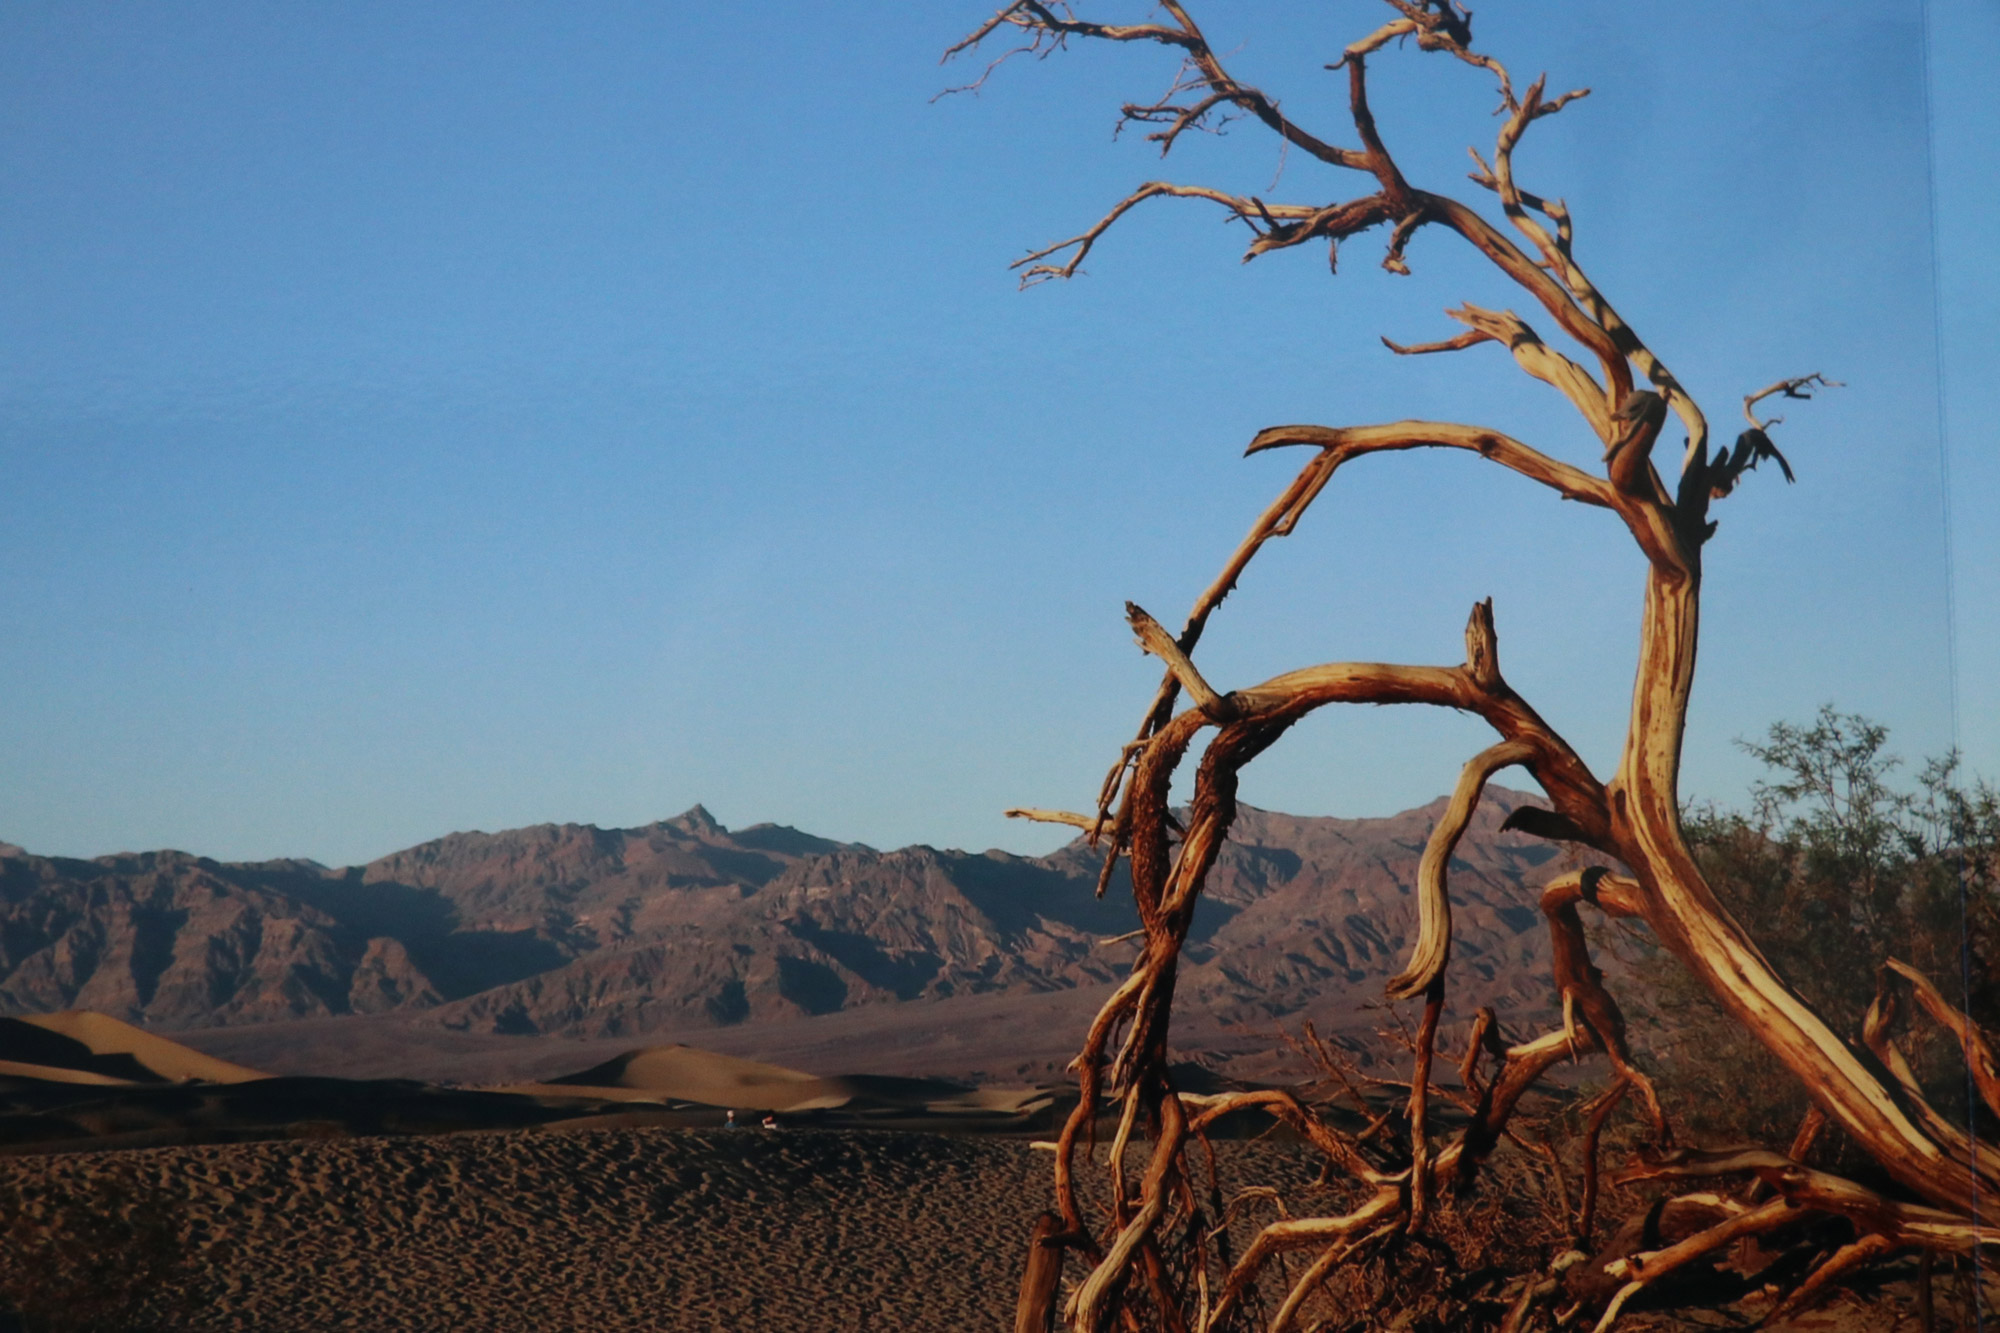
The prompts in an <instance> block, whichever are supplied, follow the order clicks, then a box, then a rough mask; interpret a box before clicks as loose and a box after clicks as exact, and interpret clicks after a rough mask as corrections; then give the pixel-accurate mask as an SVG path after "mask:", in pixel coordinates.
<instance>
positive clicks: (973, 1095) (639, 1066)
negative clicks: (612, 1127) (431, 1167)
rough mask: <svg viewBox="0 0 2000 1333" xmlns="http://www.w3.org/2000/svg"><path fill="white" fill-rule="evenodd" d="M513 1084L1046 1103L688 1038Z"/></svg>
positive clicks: (1039, 1092)
mask: <svg viewBox="0 0 2000 1333" xmlns="http://www.w3.org/2000/svg"><path fill="white" fill-rule="evenodd" d="M512 1090H514V1091H529V1090H533V1091H536V1092H547V1091H556V1090H568V1091H571V1092H587V1093H590V1094H592V1095H596V1096H603V1097H607V1098H611V1097H621V1098H628V1099H629V1098H635V1097H645V1098H649V1099H653V1100H657V1101H662V1102H678V1103H690V1104H694V1105H700V1106H714V1107H730V1108H735V1109H737V1110H746V1111H778V1112H793V1113H797V1112H806V1111H833V1110H844V1111H850V1112H856V1111H864V1110H879V1111H905V1112H920V1113H932V1114H951V1113H966V1114H970V1113H986V1114H993V1113H1002V1114H1018V1113H1024V1112H1027V1111H1030V1110H1033V1109H1036V1108H1037V1107H1039V1106H1041V1105H1045V1104H1046V1103H1047V1102H1048V1101H1049V1100H1050V1097H1051V1093H1050V1091H1049V1090H1047V1089H1040V1088H1006V1089H984V1090H980V1089H973V1088H968V1087H966V1086H964V1085H963V1084H958V1083H951V1082H948V1081H946V1080H943V1079H929V1078H901V1077H892V1076H888V1075H882V1074H850V1075H844V1076H836V1077H830V1078H822V1077H819V1076H817V1075H814V1074H806V1073H801V1072H800V1071H798V1070H796V1069H785V1068H783V1067H781V1066H779V1065H770V1064H764V1063H762V1062H760V1061H756V1060H745V1059H741V1058H739V1057H736V1056H731V1055H719V1054H716V1053H715V1052H713V1051H703V1050H697V1049H696V1048H694V1047H692V1046H678V1045H676V1046H643V1047H639V1048H638V1049H636V1050H630V1051H625V1052H623V1053H621V1054H619V1055H616V1056H613V1057H612V1058H611V1059H609V1060H607V1061H605V1062H604V1063H603V1064H600V1065H596V1066H594V1067H592V1068H590V1069H586V1070H584V1071H582V1072H581V1073H577V1074H569V1075H566V1076H564V1077H562V1078H554V1079H550V1080H548V1081H547V1082H546V1083H542V1084H531V1085H524V1086H523V1085H517V1086H516V1087H515V1088H514V1089H512Z"/></svg>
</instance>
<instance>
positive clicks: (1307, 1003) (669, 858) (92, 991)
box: [0, 789, 1567, 1037]
mask: <svg viewBox="0 0 2000 1333" xmlns="http://www.w3.org/2000/svg"><path fill="white" fill-rule="evenodd" d="M1525 799H1527V798H1525V797H1522V796H1520V795H1518V794H1516V793H1511V792H1507V791H1504V790H1501V789H1493V790H1491V791H1489V793H1488V796H1487V799H1486V800H1485V801H1484V802H1482V805H1481V807H1480V810H1479V813H1478V815H1477V817H1476V818H1475V820H1474V822H1473V825H1472V827H1471V829H1470V830H1469V831H1468V833H1467V835H1466V837H1465V839H1464V840H1463V842H1462V843H1461V844H1460V846H1459V849H1458V853H1457V855H1456V856H1455V857H1454V860H1453V863H1452V867H1451V876H1452V880H1451V888H1452V896H1453V900H1454V904H1455V913H1454V940H1455V943H1454V949H1455V953H1456V956H1457V957H1458V958H1459V959H1460V960H1461V966H1460V967H1459V968H1458V969H1457V970H1455V972H1454V976H1455V977H1456V978H1460V979H1463V981H1462V984H1461V985H1460V987H1459V989H1458V990H1457V991H1456V992H1455V994H1454V1001H1455V1003H1456V1004H1458V1005H1459V1006H1460V1007H1461V1008H1463V1007H1466V1006H1469V1005H1471V1004H1479V1003H1487V1004H1493V1005H1494V1006H1495V1007H1496V1008H1498V1009H1500V1010H1501V1011H1502V1012H1503V1014H1504V1013H1507V1012H1509V1011H1512V1010H1515V1009H1523V1013H1522V1017H1523V1018H1524V1019H1525V1018H1527V1017H1529V1016H1530V1012H1529V1011H1532V1013H1533V1014H1534V1015H1535V1016H1539V1013H1540V1011H1541V1010H1542V1009H1543V1008H1545V1007H1546V1004H1547V999H1546V997H1547V982H1546V978H1547V976H1548V962H1547V948H1548V945H1547V931H1546V928H1545V927H1544V926H1543V924H1542V922H1541V919H1540V913H1539V911H1538V910H1537V909H1536V905H1535V904H1536V895H1537V893H1538V891H1539V885H1540V883H1541V881H1542V880H1544V879H1546V878H1549V877H1551V876H1552V875H1553V874H1555V873H1557V872H1558V871H1559V869H1560V868H1561V867H1562V866H1563V865H1565V864H1567V861H1566V859H1565V853H1564V852H1563V851H1562V850H1561V849H1560V848H1558V847H1556V846H1554V845H1552V844H1549V843H1546V842H1542V841H1540V840H1538V839H1535V838H1531V837H1528V836H1526V835H1524V834H1520V833H1513V832H1507V833H1503V832H1501V831H1500V829H1499V824H1500V821H1501V820H1502V819H1503V818H1504V817H1505V816H1506V814H1507V813H1508V812H1509V811H1510V810H1512V809H1513V808H1514V807H1515V806H1517V805H1519V804H1521V803H1522V802H1523V801H1524V800H1525ZM1442 808H1443V802H1442V801H1439V802H1434V803H1433V804H1432V805H1430V806H1426V807H1423V808H1421V809H1417V810H1410V811H1405V812H1403V813H1402V814H1399V815H1395V816H1392V817H1389V818H1386V819H1360V820H1343V819H1329V818H1312V817H1304V816H1293V815H1284V814H1277V813H1274V812H1270V811H1263V810H1256V809H1251V808H1248V807H1246V808H1245V809H1244V810H1243V811H1242V814H1241V817H1240V818H1239V819H1238V821H1237V823H1236V826H1235V828H1234V829H1233V830H1232V832H1231V838H1230V842H1229V843H1228V845H1227V846H1226V847H1225V848H1224V850H1223V852H1222V854H1221V858H1220V860H1219V861H1218V863H1217V866H1216V869H1215V871H1214V873H1213V874H1212V875H1211V876H1210V880H1209V891H1208V895H1207V900H1206V901H1204V903H1203V905H1202V907H1201V909H1200V914H1199V916H1198V918H1197V928H1196V930H1195V932H1194V935H1193V937H1192V939H1191V944H1190V949H1189V955H1188V960H1187V967H1186V969H1185V972H1184V980H1183V984H1182V991H1181V994H1182V996H1183V1005H1184V1007H1186V1008H1188V1009H1190V1010H1191V1011H1194V1012H1198V1013H1199V1014H1200V1015H1201V1017H1202V1018H1203V1019H1204V1021H1206V1022H1208V1023H1209V1024H1210V1025H1213V1024H1216V1023H1221V1024H1225V1025H1227V1024H1237V1025H1260V1024H1261V1025H1267V1024H1269V1023H1270V1022H1271V1021H1273V1020H1283V1019H1285V1018H1287V1017H1288V1016H1291V1015H1299V1014H1311V1015H1315V1016H1321V1015H1324V1017H1321V1019H1320V1021H1321V1022H1322V1023H1332V1024H1337V1023H1338V1022H1339V1018H1338V1017H1337V1016H1338V1015H1347V1016H1348V1017H1352V1016H1353V1015H1354V1014H1355V1013H1356V1012H1357V1010H1358V1006H1360V1005H1362V1004H1364V1003H1366V1002H1371V1001H1374V1000H1375V999H1377V998H1378V997H1379V996H1380V994H1381V987H1382V983H1383V981H1384V980H1385V979H1386V978H1387V977H1388V976H1389V975H1391V974H1392V973H1393V972H1395V971H1396V970H1397V968H1398V967H1399V966H1400V964H1401V962H1402V955H1403V953H1404V951H1405V950H1406V949H1407V948H1408V946H1409V944H1410V942H1411V940H1412V939H1413V938H1414V935H1415V930H1416V919H1415V897H1414V892H1415V882H1416V865H1417V860H1418V857H1419V855H1420V854H1421V851H1422V848H1423V843H1424V840H1425V838H1426V837H1427V836H1428V834H1429V831H1430V828H1431V826H1432V824H1433V823H1434V822H1435V820H1436V818H1437V815H1438V813H1439V812H1440V811H1441V809H1442ZM1099 855H1100V853H1098V852H1097V851H1094V850H1092V849H1090V848H1088V847H1086V846H1084V845H1082V844H1081V843H1077V844H1072V845H1071V846H1069V847H1066V848H1064V849H1062V850H1060V851H1058V852H1056V853H1054V854H1053V855H1050V856H1047V857H1018V856H1012V855H1009V854H1007V853H1004V852H997V851H993V852H986V853H983V854H972V853H967V852H959V851H949V850H939V849H936V848H931V847H921V846H920V847H907V848H903V849H901V850H898V851H891V852H879V851H876V850H874V849H872V848H869V847H864V846H860V845H858V844H848V843H838V842H833V841H830V840H827V839H823V838H816V837H813V836H811V835H809V834H804V833H800V832H798V831H796V830H793V829H788V828H783V827H780V826H776V825H758V826H755V827H753V828H748V829H743V830H740V831H736V832H731V831H730V830H728V829H726V828H724V827H722V826H721V825H720V824H718V823H717V822H716V821H715V820H714V818H713V817H712V816H710V815H709V813H708V812H707V811H706V810H703V809H702V808H701V807H699V806H697V807H695V808H694V809H692V810H690V811H688V812H687V813H686V814H684V815H681V816H679V817H677V818H675V819H670V820H662V821H660V822H658V823H655V824H650V825H647V826H645V827H643V828H636V829H599V828H596V827H593V826H590V825H578V824H545V825H538V826H535V827H533V828H524V829H513V830H508V831H505V832H501V833H491V834H488V833H458V834H452V835H451V836H449V837H445V838H440V839H437V840H435V841H432V842H428V843H424V844H422V845H421V846H418V847H413V848H410V849H408V850H407V851H403V852H398V853H395V854H394V855H391V856H387V857H383V858H382V859H381V860H378V861H375V862H371V863H370V864H368V865H366V866H361V867H354V868H350V869H347V870H338V871H336V870H327V869H326V868H324V867H321V866H318V865H315V864H313V863H311V862H304V861H275V862H264V863H259V864H254V865H247V864H238V865H230V864H222V863H217V862H214V861H209V860H207V859H205V858H199V857H191V856H187V855H185V854H183V853H179V852H158V853H147V854H142V855H121V856H112V857H100V858H98V859H97V860H94V861H70V860H62V859H59V858H45V857H36V856H31V855H27V854H25V853H21V852H19V851H18V850H17V849H12V848H9V849H7V851H6V852H5V853H4V854H0V1013H34V1012H48V1011H50V1010H55V1009H66V1008H77V1007H88V1008H92V1009H98V1010H102V1011H104V1012H106V1013H110V1014H113V1015H116V1016H118V1017H120V1018H123V1019H126V1020H128V1021H132V1022H139V1023H146V1024H151V1025H156V1026H167V1027H178V1028H197V1027H203V1026H214V1025H224V1024H228V1025H239V1024H244V1023H256V1022H264V1021H272V1020H279V1019H299V1018H313V1017H318V1016H324V1015H342V1014H357V1015H366V1014H375V1015H386V1014H395V1013H408V1014H424V1015H428V1018H427V1019H426V1021H431V1022H436V1023H440V1024H443V1025H445V1026H446V1027H449V1028H453V1029H458V1030H460V1031H464V1032H493V1033H560V1034H564V1035H567V1036H578V1037H631V1036H638V1035H642V1034H647V1033H658V1032H668V1031H685V1030H690V1029H702V1028H717V1027H729V1026H735V1025H738V1024H761V1023H768V1022H784V1021H790V1020H799V1019H804V1018H808V1017H812V1016H817V1015H829V1014H833V1013H836V1012H842V1011H848V1010H855V1009H862V1008H884V1009H887V1008H890V1007H894V1006H900V1005H904V1004H923V1003H926V1002H935V1001H941V1000H946V999H954V1000H957V999H964V998H966V997H972V996H980V995H1023V996H1025V995H1030V994H1034V993H1040V992H1052V991H1066V990H1071V989H1075V988H1079V987H1092V986H1097V985H1100V984H1102V983H1105V982H1108V981H1112V980H1115V979H1116V978H1118V977H1121V976H1123V975H1124V974H1125V972H1126V970H1127V969H1128V968H1129V967H1130V964H1131V959H1132V950H1133V948H1135V947H1136V946H1135V945H1134V944H1132V943H1130V942H1119V941H1116V940H1115V938H1114V937H1117V936H1120V935H1123V934H1125V933H1126V932H1128V931H1130V930H1132V929H1133V928H1134V927H1135V926H1136V924H1137V921H1136V918H1135V916H1134V913H1133V910H1132V907H1131V904H1130V897H1129V889H1128V888H1127V886H1126V885H1125V883H1124V882H1123V880H1122V877H1121V879H1120V880H1119V882H1117V883H1116V884H1114V886H1113V887H1112V889H1111V891H1110V892H1109V893H1108V894H1107V895H1106V897H1105V898H1103V899H1099V898H1097V897H1096V896H1095V894H1094V892H1093V889H1094V886H1095V881H1096V875H1097V869H1098V865H1099ZM1524 1007H1525V1008H1524Z"/></svg>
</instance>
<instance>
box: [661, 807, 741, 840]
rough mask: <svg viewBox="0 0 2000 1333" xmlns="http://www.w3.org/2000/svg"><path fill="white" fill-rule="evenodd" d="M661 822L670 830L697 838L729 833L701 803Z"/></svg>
mask: <svg viewBox="0 0 2000 1333" xmlns="http://www.w3.org/2000/svg"><path fill="white" fill-rule="evenodd" d="M660 822H661V823H662V824H664V825H666V826H667V827H668V828H670V829H675V830H678V831H679V832H682V833H691V834H693V835H694V836H696V837H716V836H719V835H721V834H725V833H727V832H729V830H728V829H726V828H724V827H723V826H722V825H721V824H719V823H717V822H716V819H715V816H714V815H712V814H710V813H709V812H708V807H707V806H705V805H701V804H699V803H697V804H695V805H691V806H689V807H688V808H687V809H686V810H684V811H682V812H681V813H680V814H677V815H675V816H674V817H673V818H672V819H663V820H661V821H660Z"/></svg>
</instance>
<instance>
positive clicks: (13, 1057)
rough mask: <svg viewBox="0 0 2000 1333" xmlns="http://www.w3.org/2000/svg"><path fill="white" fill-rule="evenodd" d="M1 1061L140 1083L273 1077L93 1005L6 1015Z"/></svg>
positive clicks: (1, 1025) (0, 1032)
mask: <svg viewBox="0 0 2000 1333" xmlns="http://www.w3.org/2000/svg"><path fill="white" fill-rule="evenodd" d="M0 1061H11V1062H15V1063H18V1064H26V1065H43V1066H48V1067H52V1068H55V1069H61V1070H70V1071H75V1072H82V1073H91V1074H99V1075H104V1076H108V1077H111V1078H114V1079H121V1080H127V1081H131V1082H135V1083H191V1082H201V1083H247V1082H249V1081H250V1080H252V1079H260V1078H269V1077H270V1075H268V1074H263V1073H259V1072H258V1071H257V1070H255V1069H246V1068H244V1067H243V1066H242V1065H238V1064H231V1063H230V1062H229V1061H227V1060H220V1059H217V1058H216V1057H215V1056H212V1055H204V1054H202V1053H201V1052H200V1051H197V1050H195V1049H193V1048H192V1047H189V1046H183V1045H181V1044H180V1043H179V1042H173V1041H168V1040H167V1039H166V1038H165V1037H160V1036H155V1035H154V1034H153V1033H150V1032H147V1031H145V1030H143V1029H141V1028H135V1027H133V1026H132V1025H131V1024H130V1023H122V1022H120V1021H119V1020H117V1019H115V1018H112V1017H111V1016H110V1015H108V1014H99V1013H93V1012H92V1011H90V1010H88V1009H70V1010H66V1011H65V1012H63V1013H60V1014H39V1015H35V1016H33V1017H27V1018H0ZM29 1077H33V1076H32V1075H30V1076H29ZM62 1081H67V1082H87V1081H90V1080H76V1079H65V1080H62Z"/></svg>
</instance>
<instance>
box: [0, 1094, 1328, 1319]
mask: <svg viewBox="0 0 2000 1333" xmlns="http://www.w3.org/2000/svg"><path fill="white" fill-rule="evenodd" d="M1225 1149H1226V1154H1225V1155H1226V1157H1227V1158H1228V1159H1229V1166H1230V1167H1231V1168H1232V1169H1231V1170H1230V1174H1232V1175H1234V1174H1238V1173H1239V1172H1242V1171H1244V1169H1245V1168H1248V1169H1249V1171H1252V1172H1254V1173H1255V1174H1256V1175H1257V1177H1258V1178H1260V1179H1267V1180H1280V1181H1283V1182H1285V1183H1287V1184H1289V1185H1292V1186H1295V1187H1299V1186H1303V1184H1304V1183H1305V1182H1306V1181H1308V1180H1310V1178H1311V1174H1312V1163H1311V1162H1310V1161H1308V1160H1306V1159H1305V1158H1303V1157H1302V1156H1300V1155H1299V1154H1298V1153H1297V1151H1296V1150H1294V1149H1290V1148H1286V1147H1282V1146H1278V1145H1267V1144H1252V1145H1236V1144H1232V1145H1225ZM1049 1166H1050V1159H1049V1154H1047V1153H1046V1152H1040V1151H1036V1150H1033V1149H1031V1148H1030V1147H1029V1146H1028V1145H1027V1144H1026V1143H1024V1142H1020V1141H1015V1140H992V1139H986V1140H980V1139H971V1138H957V1137H945V1136H939V1135H925V1134H906V1133H889V1132H882V1133H872V1132H856V1131H814V1130H798V1131H791V1130H785V1131H779V1132H776V1133H766V1132H763V1131H758V1130H737V1131H734V1132H689V1131H657V1130H656V1131H645V1130H599V1131H588V1132H577V1133H536V1132H515V1133H486V1134H457V1135H440V1136H433V1137H426V1138H374V1139H342V1140H326V1141H315V1142H299V1141H288V1142H269V1143H249V1144H232V1145H226V1146H213V1147H181V1148H161V1149H153V1150H147V1151H138V1152H107V1153H89V1154H77V1155H70V1156H58V1157H41V1158H35V1157H23V1158H14V1159H9V1160H5V1161H0V1232H4V1233H5V1234H0V1290H5V1291H8V1292H11V1293H15V1294H16V1299H17V1301H20V1302H21V1305H22V1308H23V1309H24V1310H25V1311H26V1312H27V1315H28V1322H27V1327H28V1328H30V1329H34V1328H39V1327H50V1328H92V1329H105V1330H130V1329H201V1330H210V1329H214V1330H224V1329H241V1330H257V1331H258V1333H279V1331H281V1330H295V1329H296V1330H307V1329H336V1328H338V1329H411V1330H417V1329H421V1330H433V1329H435V1330H440V1331H443V1330H460V1329H463V1330H494V1331H495V1333H498V1331H500V1330H515V1329H518V1330H523V1331H524V1333H525V1331H526V1330H535V1331H536V1333H543V1331H544V1330H558V1329H590V1330H614V1329H632V1330H639V1329H646V1330H669V1331H678V1330H709V1329H713V1330H731V1331H732V1333H733V1331H734V1330H752V1329H754V1330H759V1333H784V1331H786V1330H798V1331H799V1333H825V1331H826V1330H862V1329H898V1330H955V1329H1005V1328H1008V1327H1010V1326H1011V1325H1010V1320H1011V1317H1012V1309H1013V1302H1014V1295H1015V1292H1016V1290H1017V1286H1018V1283H1019V1274H1020V1263H1021V1260H1022V1258H1023V1255H1024V1252H1025V1241H1026V1237H1027V1233H1028V1228H1029V1226H1030V1225H1031V1223H1032V1221H1033V1219H1034V1216H1035V1214H1036V1213H1037V1212H1039V1211H1040V1210H1041V1209H1042V1208H1043V1207H1044V1206H1045V1203H1046V1200H1047V1198H1048V1172H1049ZM10 1215H11V1222H8V1221H5V1220H4V1219H7V1218H8V1217H9V1216H10ZM23 1296H25V1297H26V1299H25V1300H21V1298H22V1297H23Z"/></svg>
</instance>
